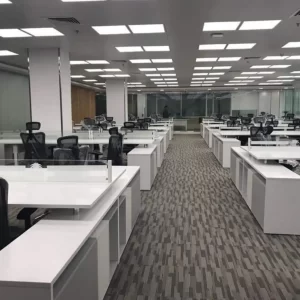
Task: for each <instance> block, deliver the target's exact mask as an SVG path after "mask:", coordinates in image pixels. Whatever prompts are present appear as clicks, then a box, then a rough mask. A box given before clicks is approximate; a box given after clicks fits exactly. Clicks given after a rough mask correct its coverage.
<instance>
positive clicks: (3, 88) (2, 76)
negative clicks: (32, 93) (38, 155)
mask: <svg viewBox="0 0 300 300" xmlns="http://www.w3.org/2000/svg"><path fill="white" fill-rule="evenodd" d="M29 121H30V100H29V78H28V76H25V75H19V74H15V73H10V72H4V71H0V130H17V129H25V123H26V122H29Z"/></svg>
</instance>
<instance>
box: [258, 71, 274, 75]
mask: <svg viewBox="0 0 300 300" xmlns="http://www.w3.org/2000/svg"><path fill="white" fill-rule="evenodd" d="M274 73H275V71H266V72H265V71H264V72H258V73H257V74H260V75H271V74H274Z"/></svg>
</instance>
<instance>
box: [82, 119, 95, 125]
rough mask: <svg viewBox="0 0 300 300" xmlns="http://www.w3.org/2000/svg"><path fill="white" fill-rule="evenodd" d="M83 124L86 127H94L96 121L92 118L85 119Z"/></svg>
mask: <svg viewBox="0 0 300 300" xmlns="http://www.w3.org/2000/svg"><path fill="white" fill-rule="evenodd" d="M83 123H84V125H86V126H94V125H96V121H95V120H94V119H91V118H84V119H83Z"/></svg>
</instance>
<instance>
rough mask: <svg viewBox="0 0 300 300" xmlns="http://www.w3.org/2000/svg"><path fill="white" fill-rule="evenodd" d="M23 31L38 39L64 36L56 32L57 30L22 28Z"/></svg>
mask: <svg viewBox="0 0 300 300" xmlns="http://www.w3.org/2000/svg"><path fill="white" fill-rule="evenodd" d="M21 29H22V30H23V31H25V32H27V33H29V34H31V35H33V36H36V37H43V36H62V35H63V34H62V33H61V32H59V31H58V30H56V29H55V28H51V27H49V28H21Z"/></svg>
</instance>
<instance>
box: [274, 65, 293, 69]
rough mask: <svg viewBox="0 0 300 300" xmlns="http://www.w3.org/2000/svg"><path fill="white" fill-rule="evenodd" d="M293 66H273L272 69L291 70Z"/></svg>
mask: <svg viewBox="0 0 300 300" xmlns="http://www.w3.org/2000/svg"><path fill="white" fill-rule="evenodd" d="M290 66H291V65H273V66H271V67H270V69H286V68H289V67H290Z"/></svg>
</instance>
